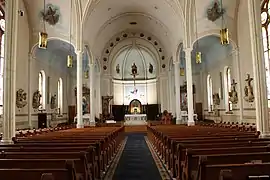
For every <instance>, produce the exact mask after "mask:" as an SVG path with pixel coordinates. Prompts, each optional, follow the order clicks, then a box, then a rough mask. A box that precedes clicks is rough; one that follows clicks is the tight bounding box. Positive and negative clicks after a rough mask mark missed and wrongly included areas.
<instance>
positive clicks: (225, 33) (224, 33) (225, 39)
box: [220, 28, 230, 45]
mask: <svg viewBox="0 0 270 180" xmlns="http://www.w3.org/2000/svg"><path fill="white" fill-rule="evenodd" d="M220 43H221V44H222V45H228V44H229V43H230V42H229V30H228V29H227V28H224V29H221V30H220Z"/></svg>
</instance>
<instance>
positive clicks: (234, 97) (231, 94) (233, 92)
mask: <svg viewBox="0 0 270 180" xmlns="http://www.w3.org/2000/svg"><path fill="white" fill-rule="evenodd" d="M236 84H237V83H236V82H235V80H234V79H233V80H232V86H231V92H229V100H230V101H231V102H232V104H237V102H238V95H237V91H236Z"/></svg>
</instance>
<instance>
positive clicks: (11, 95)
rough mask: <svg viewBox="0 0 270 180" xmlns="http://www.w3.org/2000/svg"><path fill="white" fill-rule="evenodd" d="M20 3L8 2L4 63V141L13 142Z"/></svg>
mask: <svg viewBox="0 0 270 180" xmlns="http://www.w3.org/2000/svg"><path fill="white" fill-rule="evenodd" d="M18 10H19V1H17V0H9V1H6V14H5V15H6V32H5V34H6V35H5V62H4V112H3V115H4V119H3V141H4V142H12V137H15V132H16V130H15V128H16V127H15V126H16V119H15V110H16V59H17V39H18V14H17V12H18Z"/></svg>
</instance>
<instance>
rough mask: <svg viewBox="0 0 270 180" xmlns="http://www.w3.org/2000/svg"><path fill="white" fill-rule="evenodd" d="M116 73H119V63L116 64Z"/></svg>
mask: <svg viewBox="0 0 270 180" xmlns="http://www.w3.org/2000/svg"><path fill="white" fill-rule="evenodd" d="M116 73H117V74H119V73H120V65H119V64H117V65H116Z"/></svg>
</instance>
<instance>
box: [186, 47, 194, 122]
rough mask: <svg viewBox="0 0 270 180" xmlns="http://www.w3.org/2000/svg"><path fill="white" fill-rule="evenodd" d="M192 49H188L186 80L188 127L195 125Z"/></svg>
mask: <svg viewBox="0 0 270 180" xmlns="http://www.w3.org/2000/svg"><path fill="white" fill-rule="evenodd" d="M191 51H192V48H186V49H185V54H186V79H187V100H188V102H187V103H188V122H187V124H188V126H192V125H195V122H194V116H193V115H194V107H193V102H194V101H193V81H192V64H191Z"/></svg>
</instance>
